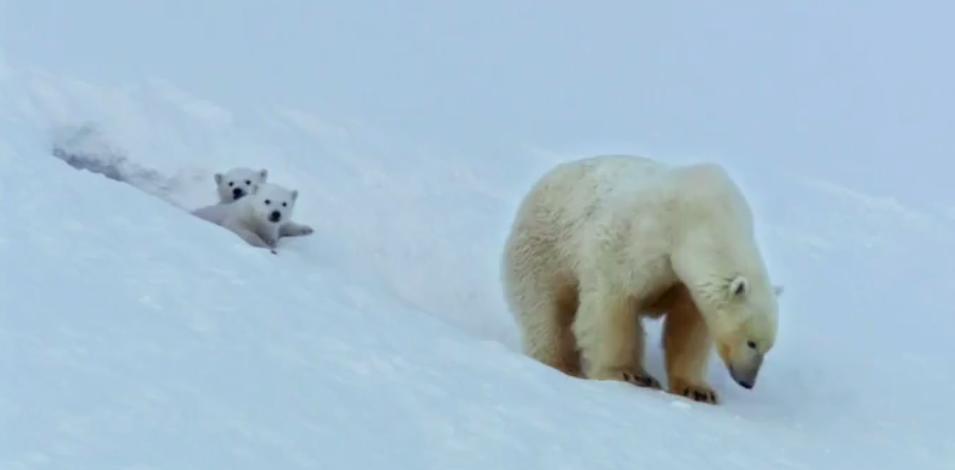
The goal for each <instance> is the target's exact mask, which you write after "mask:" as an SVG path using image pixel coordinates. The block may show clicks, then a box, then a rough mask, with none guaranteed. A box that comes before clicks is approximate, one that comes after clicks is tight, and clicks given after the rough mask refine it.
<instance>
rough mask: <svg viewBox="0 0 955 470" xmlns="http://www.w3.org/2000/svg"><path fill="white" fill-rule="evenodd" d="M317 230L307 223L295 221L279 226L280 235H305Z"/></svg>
mask: <svg viewBox="0 0 955 470" xmlns="http://www.w3.org/2000/svg"><path fill="white" fill-rule="evenodd" d="M314 232H315V230H314V229H312V227H309V226H308V225H305V224H297V223H295V222H286V223H284V224H282V225H281V226H280V227H279V236H280V237H302V236H305V235H311V234H312V233H314Z"/></svg>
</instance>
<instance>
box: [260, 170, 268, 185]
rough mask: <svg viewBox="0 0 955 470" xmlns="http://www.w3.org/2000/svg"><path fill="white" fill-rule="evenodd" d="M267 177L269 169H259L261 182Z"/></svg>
mask: <svg viewBox="0 0 955 470" xmlns="http://www.w3.org/2000/svg"><path fill="white" fill-rule="evenodd" d="M268 177H269V170H266V169H262V170H259V179H261V180H262V182H263V183H264V182H265V180H266V179H267V178H268Z"/></svg>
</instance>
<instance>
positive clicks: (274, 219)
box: [269, 211, 282, 222]
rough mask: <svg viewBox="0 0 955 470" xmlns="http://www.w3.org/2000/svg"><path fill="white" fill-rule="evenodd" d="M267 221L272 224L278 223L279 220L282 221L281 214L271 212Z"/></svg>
mask: <svg viewBox="0 0 955 470" xmlns="http://www.w3.org/2000/svg"><path fill="white" fill-rule="evenodd" d="M269 220H270V221H272V222H278V221H279V220H282V213H281V212H279V211H272V213H271V214H269Z"/></svg>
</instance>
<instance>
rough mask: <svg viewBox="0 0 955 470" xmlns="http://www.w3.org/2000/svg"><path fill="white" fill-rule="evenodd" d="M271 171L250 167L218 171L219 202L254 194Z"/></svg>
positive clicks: (231, 200) (236, 199)
mask: <svg viewBox="0 0 955 470" xmlns="http://www.w3.org/2000/svg"><path fill="white" fill-rule="evenodd" d="M268 175H269V172H268V171H267V170H259V171H255V170H250V169H248V168H233V169H231V170H229V171H227V172H226V173H216V174H215V180H216V191H217V192H218V193H219V202H233V201H238V200H239V199H242V197H243V196H245V195H247V194H252V192H253V191H254V190H255V188H256V187H257V186H258V185H260V184H263V183H265V180H266V178H268Z"/></svg>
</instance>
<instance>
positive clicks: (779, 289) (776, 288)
mask: <svg viewBox="0 0 955 470" xmlns="http://www.w3.org/2000/svg"><path fill="white" fill-rule="evenodd" d="M785 290H786V289H785V288H783V286H773V293H774V294H776V297H779V296H781V295H783V291H785Z"/></svg>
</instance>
